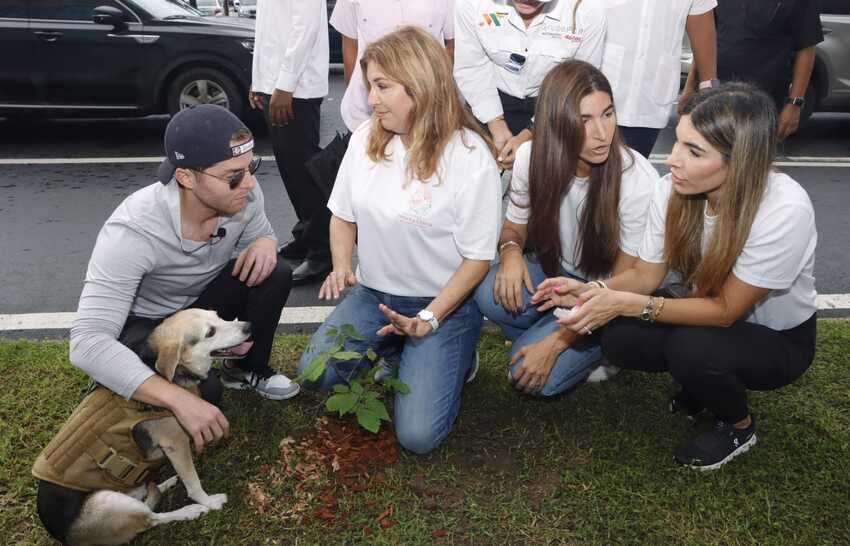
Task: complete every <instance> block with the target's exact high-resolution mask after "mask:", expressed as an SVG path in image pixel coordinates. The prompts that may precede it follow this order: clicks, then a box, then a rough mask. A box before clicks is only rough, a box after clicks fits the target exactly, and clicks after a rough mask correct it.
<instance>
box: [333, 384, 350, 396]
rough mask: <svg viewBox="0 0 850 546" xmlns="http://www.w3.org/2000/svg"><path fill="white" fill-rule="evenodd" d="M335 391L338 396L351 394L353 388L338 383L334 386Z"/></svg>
mask: <svg viewBox="0 0 850 546" xmlns="http://www.w3.org/2000/svg"><path fill="white" fill-rule="evenodd" d="M333 390H334V392H335V393H337V394H345V393H348V392H351V387H349V386H348V385H346V384H345V383H337V384H336V385H334V386H333Z"/></svg>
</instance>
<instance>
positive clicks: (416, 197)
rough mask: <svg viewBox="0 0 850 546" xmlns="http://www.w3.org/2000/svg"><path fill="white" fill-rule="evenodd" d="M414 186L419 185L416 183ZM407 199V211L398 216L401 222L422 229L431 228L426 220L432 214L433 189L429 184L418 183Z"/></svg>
mask: <svg viewBox="0 0 850 546" xmlns="http://www.w3.org/2000/svg"><path fill="white" fill-rule="evenodd" d="M414 184H417V183H416V182H414ZM417 186H418V187H416V188H415V189H414V190H413V191H412V192H411V193H410V194H409V195H408V198H407V209H408V210H407V211H405V212H402V213H400V214H399V215H398V217H399V220H401V221H402V222H406V223H408V224H414V225H417V226H421V227H431V223H430V222H428V221H427V220H426V216H428V213H429V212H431V207H432V205H433V199H432V197H431V188H430V187H429V186H428V184H422V183H418V184H417Z"/></svg>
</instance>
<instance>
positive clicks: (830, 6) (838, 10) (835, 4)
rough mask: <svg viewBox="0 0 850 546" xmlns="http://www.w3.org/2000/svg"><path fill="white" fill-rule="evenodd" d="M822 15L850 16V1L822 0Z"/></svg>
mask: <svg viewBox="0 0 850 546" xmlns="http://www.w3.org/2000/svg"><path fill="white" fill-rule="evenodd" d="M820 13H821V15H850V0H820Z"/></svg>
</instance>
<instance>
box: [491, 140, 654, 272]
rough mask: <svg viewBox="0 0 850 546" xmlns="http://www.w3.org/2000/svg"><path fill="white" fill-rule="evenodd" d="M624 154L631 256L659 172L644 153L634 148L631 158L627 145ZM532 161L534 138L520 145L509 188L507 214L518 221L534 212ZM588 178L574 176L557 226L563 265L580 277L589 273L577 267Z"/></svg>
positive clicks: (623, 193)
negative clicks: (530, 186) (530, 191)
mask: <svg viewBox="0 0 850 546" xmlns="http://www.w3.org/2000/svg"><path fill="white" fill-rule="evenodd" d="M621 153H622V154H623V166H624V167H625V170H624V171H623V177H622V179H621V180H620V209H619V212H620V250H622V251H623V252H625V253H626V254H629V255H630V256H637V255H638V249H639V248H640V243H641V241H642V239H643V231H644V227H645V226H646V215H647V210H648V208H649V201H650V199H651V197H652V194H653V192H654V191H655V186H656V182H657V181H658V172H657V171H656V170H655V168H654V167H653V166H652V164H651V163H650V162H649V160H647V159H646V158H645V157H643V156H642V155H640V154H638V153H636V152H632V153H631V155H632V156H633V157H632V158H630V157H629V154H628V153H627V152H626V150H625V149H623V150H622V151H621ZM530 164H531V142H526V143H524V144H523V145H522V146H520V147H519V149H518V150H517V154H516V159H515V161H514V172H513V179H512V180H511V188H510V192H509V199H508V207H507V210H506V212H505V217H506V218H507V219H508V220H510V221H511V222H513V223H515V224H527V223H528V219H529V217H530V216H531V208H530V207H529V206H528V204H529V195H528V172H529V166H530ZM588 184H589V181H588V179H587V178H579V177H574V178H573V181H572V184H570V189H569V191H567V193H566V195H564V197H563V199H562V201H561V210H560V214H559V218H558V230H559V231H560V235H561V257H562V258H561V265H562V266H563V267H564V269H565V270H567V272H569V273H571V274H573V275H576V276H578V277H581V278H585V279H586V278H587V274H586V273H584V272H583V271H580V270H579V269H578V266H577V264H578V262H579V258H580V256H581V241H580V240H579V226H580V220H581V215H582V214H583V212H584V203H585V200H586V199H587V190H588Z"/></svg>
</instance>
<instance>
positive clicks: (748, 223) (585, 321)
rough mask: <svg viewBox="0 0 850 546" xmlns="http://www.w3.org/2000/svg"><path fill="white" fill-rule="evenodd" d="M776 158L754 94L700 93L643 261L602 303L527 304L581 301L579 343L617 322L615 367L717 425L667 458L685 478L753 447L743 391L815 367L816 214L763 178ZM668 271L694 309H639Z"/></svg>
mask: <svg viewBox="0 0 850 546" xmlns="http://www.w3.org/2000/svg"><path fill="white" fill-rule="evenodd" d="M775 149H776V110H775V108H774V105H773V101H772V99H770V98H769V97H768V96H767V95H766V94H765V93H764V92H762V91H758V90H757V89H756V88H755V87H752V86H750V85H747V84H732V85H726V86H723V87H721V88H720V89H713V90H709V91H704V92H702V93H697V94H696V95H695V96H694V97H693V98H692V99H691V101H690V102H689V103H688V104H687V105H686V106H685V108H684V113H683V115H682V118H681V119H680V121H679V125H678V127H677V128H676V144H675V146H674V148H673V152H672V154H671V155H670V157H669V158H668V160H667V164H668V165H669V166H670V171H671V174H669V175H667V176H666V177H665V178H664V179H662V181H661V182H660V183H659V185H658V189H657V190H656V193H655V196H654V197H653V201H652V205H651V206H650V215H649V220H648V224H647V229H646V234H645V236H644V239H643V243H642V244H641V248H640V260H639V261H638V262H637V263H636V264H635V265H634V267H633V268H631V269H629V270H627V271H625V272H623V273H621V274H620V275H617V276H615V277H614V278H612V279H609V280H608V281H607V284H608V287H609V288H610V289H602V288H598V287H592V288H590V289H589V290H586V289H587V288H588V287H587V286H586V285H585V286H581V285H580V283H577V282H576V281H572V280H568V279H553V280H547V281H545V282H544V283H542V284H541V287H540V288H541V292H540V293H538V294H536V295H535V297H537V298H541V297H544V296H549V297H550V298H551V303H552V304H559V305H561V304H566V303H569V301H567V300H568V299H570V298H571V297H572V296H573V294H575V293H580V296H579V303H580V304H581V308H580V309H579V311H578V312H577V313H576V315H575V316H574V317H573V318H569V319H567V320H563V321H562V322H563V323H564V324H567V325H568V326H569V327H570V328H572V329H573V330H575V331H582V330H584V329H585V328H588V329H595V328H598V327H599V326H601V325H602V324H605V323H606V322H608V321H610V320H611V319H614V320H613V322H611V323H610V324H609V325H608V326H606V327H605V330H604V331H603V333H602V348H603V350H604V352H605V354H606V356H608V358H610V359H611V361H612V362H614V363H615V364H617V365H620V366H623V367H626V368H633V369H639V370H646V371H653V372H661V371H669V372H670V374H671V375H672V376H673V378H674V379H676V381H677V382H678V383H679V384H680V385H681V386H682V391H681V392H680V393H679V394H678V395H677V396H675V397H674V399H673V401H672V404H671V409H672V410H674V411H676V410H683V411H685V412H686V413H688V414H691V415H695V414H696V413H698V412H700V411H702V410H703V409H707V410H708V411H710V412H711V413H713V414H714V416H716V417H717V419H718V421H717V423H716V426H715V427H714V428H713V429H711V430H709V431H708V432H705V433H703V434H700V435H698V436H697V437H696V438H695V439H694V440H692V441H690V442H686V443H685V444H683V445H682V447H680V448H679V450H678V451H677V452H676V460H677V461H678V462H679V463H681V464H683V465H688V466H690V467H693V468H700V469H703V470H708V469H715V468H718V467H720V466H721V465H723V464H724V463H726V462H727V461H729V460H730V459H731V458H732V457H735V456H736V455H738V454H740V453H743V452H744V451H747V450H748V449H749V448H750V447H751V446H752V445H753V444H755V441H756V436H755V421H754V418H753V417H752V415H751V414H750V410H749V408H748V406H747V390H748V389H753V390H773V389H778V388H780V387H783V386H785V385H788V384H789V383H791V382H793V381H794V380H796V379H797V378H798V377H799V376H800V375H802V374H803V372H805V371H806V369H808V367H809V366H810V365H811V363H812V359H813V357H814V352H815V338H816V328H817V321H816V314H815V312H816V310H817V302H816V297H817V292H816V291H815V279H814V265H815V247H816V245H817V230H816V228H815V215H814V209H813V207H812V203H811V201H810V200H809V196H808V195H807V194H806V191H805V190H804V189H803V188H802V187H801V186H800V185H799V184H797V183H796V182H795V181H794V180H792V179H791V178H790V177H788V176H787V175H785V174H780V173H776V172H773V171H771V168H772V166H771V165H772V162H773V159H774V156H775ZM668 269H672V270H675V271H678V272H680V273H681V274H682V277H683V278H684V279H686V280H687V281H688V283H689V284H690V285H691V286H694V287H695V289H694V292H693V295H692V297H686V298H682V299H667V300H665V299H664V298H656V297H648V296H646V294H650V293H652V292H653V291H654V290H656V289H657V288H658V286H659V285H660V284H661V281H662V279H663V278H664V276H665V274H666V272H667V270H668ZM565 295H566V296H567V297H565ZM616 317H620V318H616ZM638 317H639V318H638ZM641 319H643V320H641Z"/></svg>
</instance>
